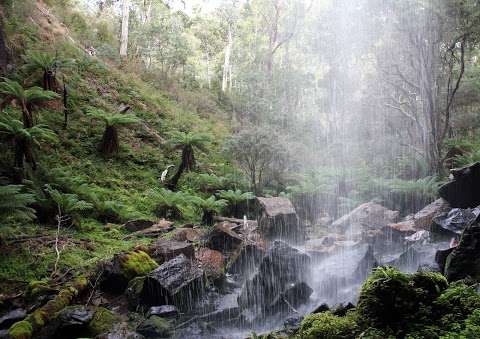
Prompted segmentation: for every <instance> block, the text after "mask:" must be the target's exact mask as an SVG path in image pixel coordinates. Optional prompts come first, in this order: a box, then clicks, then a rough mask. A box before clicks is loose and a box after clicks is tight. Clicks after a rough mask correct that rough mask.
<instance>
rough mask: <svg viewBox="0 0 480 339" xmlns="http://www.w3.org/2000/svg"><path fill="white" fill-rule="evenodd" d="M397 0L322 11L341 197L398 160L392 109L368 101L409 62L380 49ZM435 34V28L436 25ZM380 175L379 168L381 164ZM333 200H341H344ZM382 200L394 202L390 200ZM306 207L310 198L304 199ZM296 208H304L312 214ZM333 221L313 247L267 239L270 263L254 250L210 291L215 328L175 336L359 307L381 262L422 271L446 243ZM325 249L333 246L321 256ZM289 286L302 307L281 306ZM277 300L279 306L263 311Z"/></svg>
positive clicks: (226, 332)
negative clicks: (361, 175) (360, 178)
mask: <svg viewBox="0 0 480 339" xmlns="http://www.w3.org/2000/svg"><path fill="white" fill-rule="evenodd" d="M394 2H395V1H388V0H384V1H383V0H378V1H370V0H338V1H325V2H322V5H319V6H318V8H317V10H320V11H322V12H323V14H322V15H321V16H320V17H321V18H323V19H324V20H323V21H322V22H318V24H317V25H316V26H317V27H318V31H319V32H320V31H321V32H326V33H324V34H323V35H320V34H319V36H318V37H317V39H318V40H322V39H323V40H326V41H327V42H328V43H327V44H326V45H327V46H328V48H327V49H326V50H325V51H324V53H323V54H322V56H321V58H323V60H324V62H325V63H326V64H328V65H330V66H329V67H327V68H326V69H325V70H324V72H323V79H322V83H323V84H324V87H325V88H324V89H325V95H326V100H325V102H326V103H327V104H326V105H325V104H322V105H320V106H319V107H318V112H321V113H319V114H323V115H324V121H323V124H324V125H328V128H327V130H328V131H329V134H328V135H327V136H326V139H325V140H326V143H327V144H328V143H335V145H328V147H329V149H335V150H336V152H338V154H337V156H335V157H331V160H330V162H331V163H330V165H331V167H332V168H336V169H337V170H338V171H339V173H338V174H340V175H339V177H340V178H341V179H340V180H339V181H338V182H337V183H336V184H337V187H338V189H337V195H338V196H342V194H344V192H343V190H344V185H346V184H345V182H350V181H351V179H352V178H351V176H353V175H354V174H353V171H349V169H352V168H355V167H361V164H362V163H364V162H372V163H375V164H376V163H378V162H379V161H380V160H379V159H377V158H376V155H377V154H379V152H384V153H388V152H391V154H392V157H393V154H394V152H393V150H389V147H390V145H391V144H389V142H388V140H389V138H390V134H391V133H392V132H391V131H390V130H389V129H388V128H387V126H386V122H385V120H384V119H382V116H383V115H384V114H386V113H385V112H383V111H384V110H385V109H384V108H382V107H380V108H379V107H372V106H371V105H370V102H369V95H372V93H371V92H372V86H374V85H375V76H376V75H378V74H379V73H381V72H388V71H391V70H392V69H388V67H394V65H398V64H402V63H404V62H405V60H402V59H401V58H400V56H396V55H395V54H388V53H386V54H383V55H379V54H376V53H377V49H376V46H377V45H378V44H380V43H385V42H383V41H379V40H378V39H379V37H378V34H377V33H378V29H379V28H382V29H385V30H389V29H391V25H395V24H398V22H390V20H392V21H393V19H391V18H390V16H392V17H396V18H402V15H397V16H393V15H391V14H392V13H391V11H392V10H393V9H394V8H397V9H398V8H399V7H398V6H393V5H392V4H393V3H394ZM372 12H376V14H377V15H376V16H375V19H372V17H373V16H372V15H371V13H372ZM379 13H380V14H379ZM397 14H398V13H397ZM417 17H421V13H420V14H418V13H417ZM423 20H424V22H423V28H424V29H425V28H426V27H427V28H428V25H427V22H428V17H427V14H426V13H425V16H424V17H423ZM430 29H431V30H434V27H430ZM421 33H422V32H420V33H419V34H421ZM323 43H325V41H323ZM382 50H383V51H384V50H385V48H383V49H382ZM392 50H393V49H392ZM382 53H384V52H382ZM372 79H373V80H372ZM374 89H378V91H379V92H378V93H376V94H375V95H378V96H381V95H383V94H384V93H382V92H381V88H380V86H378V88H377V87H374ZM322 147H325V148H326V146H325V145H324V144H321V145H320V144H319V145H318V149H319V152H321V151H322ZM403 152H404V153H405V154H407V153H408V154H410V155H412V154H411V152H413V151H412V150H409V149H405V150H404V151H403ZM409 152H410V153H409ZM326 156H327V157H328V156H329V155H328V154H327V155H326ZM380 165H381V164H380ZM378 171H379V172H380V171H381V168H379V169H378ZM394 171H395V169H394ZM371 175H372V176H375V175H378V173H371ZM356 189H357V188H356V187H353V188H350V190H356ZM358 190H359V188H358ZM379 193H382V192H379ZM333 199H334V200H338V199H337V197H335V198H332V200H333ZM385 203H386V204H387V205H388V201H386V202H385ZM305 204H312V202H311V201H306V202H305ZM329 204H331V202H330V201H327V202H325V201H323V202H319V204H318V206H316V208H317V209H318V211H320V210H323V209H325V208H326V207H325V206H328V205H329ZM298 207H299V210H302V209H303V208H306V206H298ZM352 207H355V206H351V204H350V205H349V204H345V205H340V206H338V205H336V206H335V210H334V212H333V214H332V215H335V216H338V217H339V216H342V215H345V214H347V213H348V212H350V211H351V209H352ZM417 207H418V206H417ZM317 215H321V213H317ZM302 222H303V220H302ZM371 222H372V223H373V222H374V221H371ZM329 224H330V226H328V225H327V226H326V227H325V225H323V226H322V229H323V230H325V229H326V230H327V231H328V234H327V235H326V237H325V236H324V237H320V236H317V235H316V234H317V233H318V232H317V231H319V229H317V228H318V227H317V226H315V225H312V226H311V228H312V229H311V230H310V232H309V233H310V234H309V235H310V237H311V239H309V240H308V241H307V242H300V243H299V242H298V241H297V240H298V239H296V238H297V237H298V234H295V236H296V237H295V239H294V237H290V238H289V236H288V235H290V236H292V234H284V236H283V237H281V238H282V239H281V240H282V242H275V239H271V240H270V241H269V242H268V246H269V249H268V251H267V255H266V259H265V258H264V259H263V261H262V260H260V259H259V258H255V257H254V256H255V253H254V251H252V252H251V253H250V252H248V253H247V254H246V259H245V262H244V265H243V270H244V272H243V274H242V275H236V274H233V275H229V276H228V277H227V280H228V283H229V284H230V285H231V286H230V290H229V292H228V293H226V294H221V293H213V297H212V299H210V300H209V302H210V303H211V304H213V305H214V306H213V309H215V311H214V313H212V316H211V317H210V318H208V319H209V320H212V321H211V322H210V325H209V326H210V327H208V326H207V328H205V327H203V328H202V325H201V322H191V323H189V324H188V326H185V328H181V329H179V330H178V333H177V335H178V336H179V337H182V336H183V337H185V336H188V337H198V338H204V337H209V338H214V337H219V338H223V337H224V338H235V337H238V338H244V337H246V336H248V335H249V334H251V333H252V332H253V331H255V332H256V333H262V332H265V331H271V330H274V329H279V328H282V327H283V325H284V324H285V321H288V319H292V318H297V319H298V318H300V317H301V316H303V315H305V314H308V313H309V312H312V311H313V310H314V309H316V308H317V307H318V306H320V305H321V304H328V305H330V306H334V305H338V304H346V303H355V302H356V301H357V298H358V295H359V289H360V287H361V285H362V283H363V282H364V280H365V279H366V277H367V276H368V274H369V272H371V270H372V268H373V267H375V266H377V265H382V264H389V265H393V266H396V267H398V268H400V269H401V270H403V271H405V272H415V271H417V270H418V269H419V267H422V266H428V265H433V264H434V253H435V252H436V250H437V249H440V248H448V242H436V243H433V242H432V241H431V239H428V236H426V237H425V238H423V239H415V238H411V239H405V237H404V236H403V235H402V236H399V235H398V234H397V233H396V232H394V231H392V230H390V231H388V230H387V231H385V230H382V232H383V233H381V235H379V236H377V237H375V238H374V241H372V239H368V237H366V236H365V234H364V231H365V228H364V227H363V226H364V225H363V226H362V225H358V224H356V223H354V222H352V223H350V224H349V223H348V222H347V225H344V226H345V227H337V226H335V223H333V224H332V223H331V222H330V223H329ZM246 225H248V222H247V221H246V218H245V220H244V226H246ZM248 226H249V227H250V225H248ZM285 235H287V236H285ZM418 237H420V235H418V236H417V238H418ZM286 244H288V245H289V246H288V245H286ZM326 246H327V247H328V246H329V247H330V248H331V250H329V251H317V250H316V248H321V247H326ZM279 273H281V274H279ZM302 284H305V285H302ZM287 288H291V291H293V292H292V293H296V295H295V298H293V299H299V300H301V299H306V300H305V302H302V303H300V304H299V305H292V304H291V303H289V302H288V301H285V300H281V298H282V296H281V295H280V294H281V293H282V292H285V290H286V289H287ZM309 289H311V292H309V291H308V290H309ZM306 294H308V295H306ZM278 298H280V299H278ZM272 304H273V305H274V306H273V307H266V305H272ZM238 307H239V308H238ZM210 309H212V307H210ZM196 312H197V313H201V314H202V316H205V314H206V313H208V312H207V311H206V307H205V304H202V305H200V306H199V308H198V310H197V311H196ZM201 319H203V318H201ZM207 333H208V334H207Z"/></svg>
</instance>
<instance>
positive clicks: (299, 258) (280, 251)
mask: <svg viewBox="0 0 480 339" xmlns="http://www.w3.org/2000/svg"><path fill="white" fill-rule="evenodd" d="M309 266H310V257H309V256H308V255H307V254H305V253H303V252H300V251H299V250H297V249H295V248H293V247H291V246H289V245H287V244H286V243H284V242H282V241H275V242H274V243H273V245H272V247H271V248H270V249H269V250H268V251H267V253H266V255H265V257H264V258H263V259H262V262H261V264H260V266H259V268H258V271H257V273H256V274H255V275H254V277H253V278H252V279H249V280H247V281H246V283H245V286H244V287H243V289H242V292H241V294H240V295H239V297H238V303H239V305H240V306H241V307H251V306H256V307H264V306H267V305H270V304H271V303H272V302H273V301H274V300H275V298H276V297H277V296H278V295H279V294H281V293H284V292H285V291H286V290H287V289H288V288H289V287H290V286H291V284H296V283H300V282H303V281H304V280H305V277H306V275H307V273H308V270H309Z"/></svg>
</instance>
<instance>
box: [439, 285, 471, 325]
mask: <svg viewBox="0 0 480 339" xmlns="http://www.w3.org/2000/svg"><path fill="white" fill-rule="evenodd" d="M434 307H435V310H436V312H438V314H439V316H440V317H441V319H442V320H443V322H444V323H445V324H446V325H447V326H448V325H451V326H453V324H455V323H458V322H461V321H463V320H464V319H465V318H467V317H468V316H469V315H470V314H471V313H472V312H473V311H474V310H476V309H478V308H480V295H479V294H478V292H477V291H476V290H475V286H466V285H465V284H463V283H462V282H455V283H452V284H451V285H450V287H449V288H448V289H446V290H445V291H444V292H443V293H442V294H441V295H440V296H439V297H438V299H437V300H435V302H434Z"/></svg>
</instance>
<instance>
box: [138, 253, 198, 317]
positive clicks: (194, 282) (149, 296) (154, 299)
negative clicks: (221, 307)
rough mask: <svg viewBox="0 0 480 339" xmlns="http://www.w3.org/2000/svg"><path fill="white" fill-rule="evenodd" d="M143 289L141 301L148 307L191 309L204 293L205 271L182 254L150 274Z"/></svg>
mask: <svg viewBox="0 0 480 339" xmlns="http://www.w3.org/2000/svg"><path fill="white" fill-rule="evenodd" d="M141 289H142V291H141V301H142V303H143V304H145V305H147V306H160V305H171V304H173V305H176V306H177V307H180V308H183V309H189V308H191V307H192V306H193V301H194V300H195V299H196V297H198V296H199V295H200V294H201V293H202V292H203V289H204V281H203V270H202V269H201V268H199V267H197V266H196V265H195V264H194V263H193V262H192V261H191V260H189V259H188V258H187V257H186V256H185V255H184V254H180V255H179V256H177V257H176V258H174V259H171V260H169V261H167V262H165V263H163V264H162V265H160V266H159V267H158V268H157V269H155V270H154V271H152V272H150V274H148V275H147V276H146V278H145V281H144V282H143V286H142V288H141Z"/></svg>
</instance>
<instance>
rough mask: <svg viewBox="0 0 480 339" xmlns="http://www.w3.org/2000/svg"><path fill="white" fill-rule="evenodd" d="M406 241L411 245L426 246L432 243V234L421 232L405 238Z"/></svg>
mask: <svg viewBox="0 0 480 339" xmlns="http://www.w3.org/2000/svg"><path fill="white" fill-rule="evenodd" d="M405 240H406V241H407V242H409V243H417V244H426V243H428V242H429V241H430V232H429V231H425V230H421V231H418V232H416V233H414V234H412V235H410V236H408V237H405Z"/></svg>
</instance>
